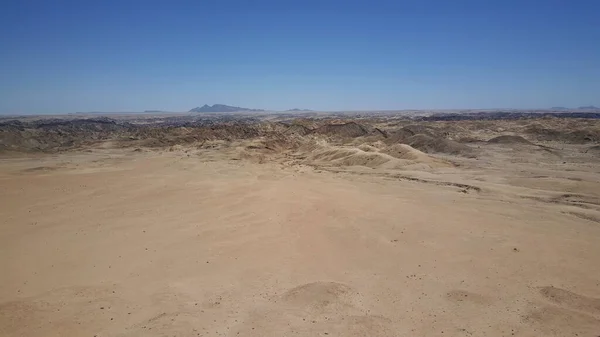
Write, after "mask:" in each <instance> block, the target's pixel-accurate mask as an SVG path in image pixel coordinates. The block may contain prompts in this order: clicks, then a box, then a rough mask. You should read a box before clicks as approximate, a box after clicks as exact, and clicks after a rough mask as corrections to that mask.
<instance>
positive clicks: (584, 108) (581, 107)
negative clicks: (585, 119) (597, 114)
mask: <svg viewBox="0 0 600 337" xmlns="http://www.w3.org/2000/svg"><path fill="white" fill-rule="evenodd" d="M578 109H579V110H600V108H599V107H597V106H593V105H587V106H580V107H579V108H578Z"/></svg>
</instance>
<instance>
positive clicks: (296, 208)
mask: <svg viewBox="0 0 600 337" xmlns="http://www.w3.org/2000/svg"><path fill="white" fill-rule="evenodd" d="M313 122H314V121H310V120H308V121H302V123H296V124H294V125H295V126H294V127H289V128H288V126H289V125H288V126H286V129H281V130H280V129H277V127H274V128H275V130H276V131H277V135H276V136H273V135H269V134H268V135H266V136H265V135H264V134H259V135H255V134H251V135H249V136H246V135H248V133H247V132H246V131H244V132H243V133H242V135H241V136H240V135H237V136H231V137H229V136H227V137H222V136H220V134H219V135H217V136H213V134H212V133H211V137H212V138H211V137H205V138H206V139H200V138H198V137H199V136H198V137H196V138H193V137H192V136H190V135H196V136H197V135H200V133H199V132H200V131H193V130H196V129H193V130H192V129H190V128H189V127H184V129H181V130H179V129H177V130H178V131H176V132H178V133H177V137H180V138H176V139H182V138H181V137H184V136H185V137H187V138H185V139H186V141H185V142H178V141H172V142H170V143H169V142H168V141H167V140H172V138H168V137H166V136H165V137H166V138H165V137H163V136H156V139H159V140H160V142H159V143H160V144H159V145H154V143H152V144H151V145H149V144H150V143H148V139H147V138H148V137H149V136H147V134H144V135H146V136H140V134H138V133H136V134H135V137H134V136H129V135H126V136H122V135H119V136H118V137H117V136H114V137H112V136H111V137H99V138H95V139H94V141H90V142H86V143H85V144H83V143H82V144H81V145H78V147H77V148H73V149H68V150H64V151H63V150H61V151H56V152H48V151H46V152H45V153H41V152H40V151H33V150H31V148H27V149H25V150H26V151H25V150H23V149H24V147H23V146H24V145H22V144H30V143H27V142H30V139H31V137H33V136H31V134H32V133H27V132H30V131H22V130H21V131H18V132H20V133H17V132H16V131H15V133H11V134H10V135H9V133H8V131H7V132H6V133H5V134H3V135H4V140H5V142H4V144H5V145H6V144H9V141H10V144H17V145H18V146H21V147H19V148H17V147H16V145H15V146H13V147H12V148H10V151H8V150H7V152H6V153H5V155H4V156H3V157H2V159H0V214H2V217H1V218H0V226H1V227H0V228H1V235H0V252H1V253H0V270H2V273H0V335H1V336H98V337H100V336H590V337H596V336H598V335H600V245H599V244H598V242H599V240H600V155H599V153H600V151H599V149H598V142H597V140H596V139H594V138H593V137H594V135H595V133H594V132H595V131H597V130H600V128H599V125H600V122H595V121H578V122H573V121H563V120H559V121H550V122H549V121H545V120H543V121H536V120H533V121H527V122H511V121H491V122H470V121H467V122H449V123H443V124H439V123H438V124H436V123H433V122H431V123H420V124H419V125H421V126H424V127H430V126H432V127H434V128H435V130H434V131H431V130H429V131H428V130H416V129H418V128H417V127H415V126H414V125H412V124H411V123H409V122H402V123H401V124H400V125H396V124H394V123H395V122H393V123H392V122H389V121H379V120H375V121H368V122H364V123H363V122H361V123H363V124H364V125H367V127H366V128H367V129H368V130H367V131H364V130H363V131H364V132H363V131H361V130H360V129H357V127H356V126H355V125H354V124H343V125H345V126H344V127H343V128H342V129H338V128H337V126H335V125H340V124H339V123H338V124H336V123H333V122H332V123H331V124H327V125H329V126H327V127H325V128H323V126H322V125H320V124H319V123H321V122H314V123H317V124H311V123H313ZM346 122H347V121H346ZM568 123H571V124H568ZM573 123H579V124H577V125H576V126H577V127H578V128H579V129H585V130H587V131H586V132H588V133H586V135H589V134H591V135H592V136H585V137H587V138H585V137H584V136H582V137H583V138H581V139H579V138H577V139H572V138H568V137H575V136H577V135H579V134H577V135H575V134H572V133H568V135H566V132H562V131H564V129H560V127H561V125H562V126H563V127H567V128H571V129H569V130H573V128H574V124H573ZM363 124H361V125H363ZM300 125H302V127H300ZM331 125H334V126H333V127H332V126H331ZM407 125H412V126H409V127H408V129H406V126H407ZM532 125H534V126H533V127H532ZM540 125H542V126H543V127H545V128H552V129H553V130H559V131H561V130H562V131H561V132H562V133H561V135H558V134H555V133H551V132H547V131H543V132H542V133H543V134H542V133H539V134H534V133H532V131H530V132H529V133H525V132H524V131H523V130H533V129H535V128H537V129H535V130H538V129H540V128H541V127H540ZM565 125H567V126H565ZM375 127H377V129H376V130H375V129H374V128H375ZM403 127H404V128H405V131H402V130H403V129H401V128H403ZM303 128H307V129H309V130H317V131H314V132H313V131H310V134H308V135H306V134H305V133H307V132H306V130H305V129H303ZM527 128H528V129H527ZM532 128H533V129H532ZM409 129H410V130H412V131H410V133H412V134H405V133H406V132H408V131H407V130H409ZM190 130H192V131H190ZM290 130H291V131H290ZM440 130H441V131H440ZM544 130H546V129H544ZM11 132H12V131H11ZM23 132H25V133H23ZM31 132H33V131H31ZM35 132H38V131H35ZM40 132H41V131H40ZM148 132H149V131H148ZM169 132H175V131H169ZM194 132H197V133H194ZM211 132H217V131H211ZM269 132H270V131H269ZM378 132H380V133H382V134H381V135H378V134H377V133H378ZM403 132H404V133H403ZM536 132H537V131H536ZM569 132H570V131H569ZM590 132H591V133H590ZM384 134H385V137H384ZM540 134H542V135H541V136H540ZM546 134H549V136H548V137H549V138H544V137H546ZM581 134H583V133H581ZM23 135H24V136H23ZM153 135H154V134H153ZM169 135H171V133H170V134H169ZM182 135H184V136H182ZM282 135H284V136H285V137H284V136H282ZM441 135H443V136H441ZM507 135H508V136H513V138H511V137H504V138H498V139H495V140H493V141H490V142H487V140H490V139H494V138H496V137H498V136H507ZM516 136H519V137H518V138H517V137H516ZM521 136H522V137H523V138H520V137H521ZM18 137H22V138H18ZM27 137H29V138H27ZM61 137H64V135H62V134H61ZM153 137H154V136H153ZM160 137H163V138H164V139H167V140H164V139H163V138H160ZM190 137H191V138H190ZM426 137H430V138H431V139H434V140H433V141H432V140H431V139H430V138H426ZM552 137H554V138H552ZM561 137H563V138H561ZM590 137H591V138H590ZM224 138H226V139H224ZM467 138H469V139H467ZM15 139H17V140H15ZM23 139H24V140H23ZM61 139H62V138H61ZM173 139H175V138H173ZM25 141H27V142H25ZM442 141H443V142H445V143H443V144H442V145H440V144H441V143H439V142H442ZM38 143H39V142H38ZM76 143H77V142H76ZM10 144H9V145H10ZM36 144H37V143H36ZM69 144H72V142H71V143H69ZM409 144H412V145H409ZM423 144H425V145H423ZM11 146H12V145H11ZM35 146H39V145H35ZM61 146H62V145H61ZM7 148H8V147H5V149H7ZM419 148H420V150H419Z"/></svg>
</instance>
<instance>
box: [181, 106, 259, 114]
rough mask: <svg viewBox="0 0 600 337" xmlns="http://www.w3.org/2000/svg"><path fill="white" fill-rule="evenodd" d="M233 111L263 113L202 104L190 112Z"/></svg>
mask: <svg viewBox="0 0 600 337" xmlns="http://www.w3.org/2000/svg"><path fill="white" fill-rule="evenodd" d="M235 111H265V110H262V109H248V108H240V107H239V106H231V105H225V104H215V105H213V106H210V105H208V104H204V106H202V107H197V108H193V109H192V110H190V112H235Z"/></svg>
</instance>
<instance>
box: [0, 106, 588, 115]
mask: <svg viewBox="0 0 600 337" xmlns="http://www.w3.org/2000/svg"><path fill="white" fill-rule="evenodd" d="M596 107H597V109H600V107H598V106H596ZM562 108H566V109H567V110H569V111H573V110H578V111H579V110H590V109H579V108H569V107H562ZM146 110H150V109H146ZM287 110H289V109H285V110H270V109H264V111H232V112H189V111H175V110H161V111H145V110H140V111H132V110H129V111H77V112H47V113H35V112H28V113H0V116H38V115H39V116H52V115H56V116H61V115H86V114H89V115H93V114H107V115H112V114H192V115H202V114H212V113H218V114H235V113H239V112H244V113H247V114H261V113H296V114H300V113H307V114H308V113H311V112H325V113H335V112H367V113H368V112H396V111H397V112H403V111H405V112H410V111H418V112H459V111H551V110H553V109H552V107H548V108H448V109H346V110H314V109H310V111H287ZM594 112H595V111H594Z"/></svg>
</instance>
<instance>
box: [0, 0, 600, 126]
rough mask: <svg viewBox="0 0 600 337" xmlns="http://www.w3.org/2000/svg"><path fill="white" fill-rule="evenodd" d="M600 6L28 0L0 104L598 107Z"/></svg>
mask: <svg viewBox="0 0 600 337" xmlns="http://www.w3.org/2000/svg"><path fill="white" fill-rule="evenodd" d="M599 15H600V1H595V0H594V1H591V0H590V1H582V0H580V1H577V0H570V1H568V0H565V1H555V0H539V1H528V0H520V1H513V0H502V1H496V0H472V1H466V0H464V1H461V0H453V1H449V0H448V1H446V0H439V1H433V0H430V1H427V0H420V1H417V0H415V1H399V0H398V1H351V0H346V1H326V0H323V1H311V0H307V1H285V0H278V1H227V0H221V1H200V0H199V1H154V0H145V1H127V0H121V1H113V0H103V1H87V0H75V1H60V0H56V1H47V0H45V1H27V0H5V1H3V2H2V4H1V8H0V46H1V49H0V113H3V114H9V113H65V112H75V111H142V110H147V109H160V110H167V111H187V110H189V109H191V108H193V107H195V106H198V105H203V104H205V103H208V104H214V103H223V104H230V105H238V106H245V107H251V108H264V109H274V110H283V109H290V108H309V109H317V110H363V109H440V108H449V109H453V108H538V107H541V108H544V107H552V106H568V107H576V106H580V105H589V104H595V105H600V23H599V22H600V16H599Z"/></svg>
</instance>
